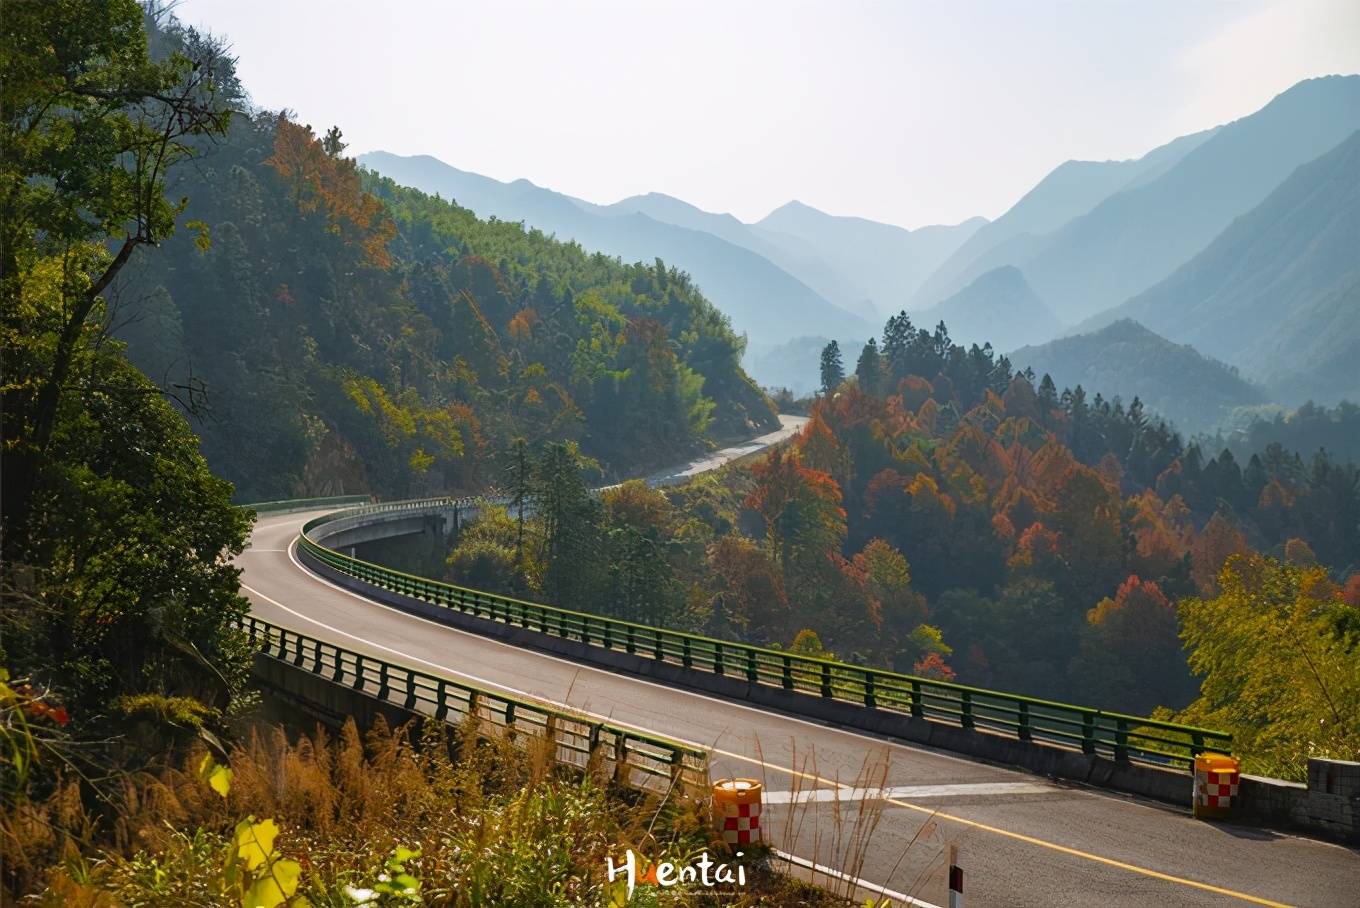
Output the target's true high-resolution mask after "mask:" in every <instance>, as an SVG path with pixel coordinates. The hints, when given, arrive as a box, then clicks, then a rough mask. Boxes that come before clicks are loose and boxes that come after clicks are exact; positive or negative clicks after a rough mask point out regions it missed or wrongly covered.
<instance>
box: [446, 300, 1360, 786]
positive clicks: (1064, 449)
mask: <svg viewBox="0 0 1360 908" xmlns="http://www.w3.org/2000/svg"><path fill="white" fill-rule="evenodd" d="M822 380H823V384H824V386H825V391H824V393H823V394H822V395H821V396H820V397H819V399H818V400H817V401H816V402H815V403H814V405H813V407H812V411H811V412H812V419H811V422H810V423H809V424H808V426H807V427H806V428H805V430H804V431H803V433H802V434H801V435H800V436H799V437H798V438H797V439H796V441H795V443H794V444H793V445H792V446H791V447H789V448H787V449H780V450H776V451H774V452H772V453H771V454H770V455H769V456H768V457H766V458H764V459H762V460H759V461H757V462H754V463H751V464H748V465H744V466H737V467H734V468H731V469H728V470H725V471H724V472H723V473H722V474H721V476H719V477H706V478H702V479H699V480H697V481H695V482H693V483H691V484H690V485H688V486H685V487H682V488H679V489H674V490H669V491H668V492H665V493H663V492H662V491H658V490H653V489H648V488H646V487H645V486H643V485H641V484H640V483H630V484H627V485H625V486H623V487H621V488H618V489H613V490H610V491H608V492H606V493H605V494H604V495H603V496H601V497H600V498H599V499H596V498H592V497H591V496H590V495H589V494H588V492H587V488H588V484H589V479H590V472H589V470H588V466H589V465H588V464H587V463H585V462H584V461H583V460H582V459H581V458H580V457H579V455H576V454H575V453H574V452H572V451H570V450H568V449H565V448H561V447H557V448H552V449H549V450H548V451H547V452H546V453H545V454H544V455H543V456H542V457H541V458H539V459H537V460H535V459H534V458H533V457H530V458H528V462H529V463H530V464H531V466H530V467H529V468H527V469H524V470H523V473H522V476H523V477H524V481H523V482H522V483H519V484H513V483H512V487H514V488H522V489H523V492H522V494H524V495H527V496H529V497H531V498H533V499H534V500H535V501H536V502H537V503H538V507H539V511H540V514H543V516H540V517H537V518H534V519H531V520H530V521H528V527H529V528H528V533H527V540H528V541H527V542H526V541H525V540H526V532H525V527H524V525H523V521H521V520H519V519H517V518H516V515H515V514H514V513H513V509H512V511H511V512H503V511H496V510H494V509H493V510H492V511H491V512H490V514H489V515H488V516H487V517H485V518H483V519H482V520H480V521H478V522H477V523H475V524H473V525H471V526H470V527H469V528H467V529H466V530H464V531H463V533H462V534H461V536H459V538H458V539H457V544H456V546H455V548H454V549H453V553H452V556H451V557H450V559H449V568H448V573H449V576H451V577H452V578H453V579H455V580H458V581H461V582H464V583H468V584H471V585H474V586H479V587H484V588H485V587H490V588H499V589H503V590H506V591H510V592H517V593H524V592H526V591H527V592H529V593H532V594H535V595H539V596H544V597H546V598H549V599H551V600H553V601H557V602H560V603H563V604H567V605H571V606H575V607H579V608H591V609H602V610H606V611H609V612H611V613H613V614H616V615H619V616H621V617H626V618H632V619H639V620H645V621H649V622H659V623H664V624H668V625H671V626H677V625H678V626H685V627H690V628H694V629H700V630H704V631H706V632H708V633H710V634H712V635H714V636H719V637H736V638H740V639H744V640H748V641H754V642H758V643H765V644H772V645H777V646H793V647H795V648H797V649H799V650H801V651H804V652H814V653H815V652H822V653H825V652H832V653H834V654H835V655H836V656H837V657H839V658H843V659H847V660H850V661H856V662H869V663H873V664H879V665H885V666H890V667H893V668H896V669H899V670H902V671H908V672H916V673H922V674H928V675H933V676H936V677H942V678H957V679H958V680H960V681H964V682H967V683H971V684H976V685H981V686H989V687H997V688H1001V689H1005V690H1013V691H1020V692H1025V693H1029V694H1033V695H1037V696H1041V697H1048V698H1054V699H1062V700H1069V701H1077V702H1081V703H1086V704H1090V705H1096V706H1100V707H1102V708H1106V709H1113V710H1121V711H1125V712H1129V713H1134V714H1142V715H1146V714H1148V713H1150V712H1152V711H1154V710H1155V709H1157V708H1159V707H1161V708H1166V709H1170V710H1178V711H1180V710H1187V712H1185V715H1187V716H1189V717H1190V718H1192V719H1196V720H1200V721H1204V722H1206V723H1210V724H1215V725H1216V726H1221V725H1227V726H1228V727H1230V728H1234V729H1235V730H1237V731H1238V732H1239V735H1241V737H1242V738H1243V739H1244V740H1245V741H1246V742H1247V748H1248V752H1249V753H1250V752H1251V751H1250V748H1251V747H1252V742H1253V741H1257V740H1259V742H1261V743H1259V745H1258V748H1257V750H1258V752H1257V754H1256V755H1255V756H1256V757H1257V758H1258V759H1259V761H1260V762H1258V763H1257V764H1256V765H1257V766H1258V768H1265V767H1269V768H1270V769H1271V770H1273V771H1277V772H1283V773H1286V774H1289V775H1297V774H1298V773H1299V772H1300V771H1301V767H1302V763H1301V762H1300V760H1301V755H1302V754H1304V753H1306V752H1308V749H1309V747H1310V746H1311V747H1313V749H1314V750H1315V751H1316V750H1317V749H1319V748H1323V749H1327V748H1330V749H1332V750H1334V751H1339V752H1340V753H1342V754H1348V755H1350V756H1354V754H1355V752H1356V747H1357V745H1358V744H1360V728H1357V727H1356V724H1355V722H1354V717H1355V716H1356V715H1360V712H1357V711H1356V709H1354V707H1360V684H1358V683H1357V678H1360V672H1357V668H1360V648H1358V647H1360V467H1357V466H1356V465H1355V464H1353V463H1350V462H1340V461H1337V460H1335V459H1333V458H1332V457H1331V456H1330V455H1329V454H1328V453H1327V452H1326V451H1325V450H1321V449H1319V450H1317V451H1316V452H1314V453H1313V454H1312V455H1311V456H1310V457H1308V458H1306V459H1305V458H1304V457H1302V456H1301V455H1299V454H1296V453H1292V452H1289V451H1286V450H1285V449H1284V448H1282V447H1281V446H1280V445H1279V444H1278V443H1272V444H1270V445H1268V446H1267V447H1266V448H1265V449H1264V450H1263V451H1261V452H1258V453H1256V454H1253V455H1251V456H1250V458H1248V459H1247V461H1246V462H1245V463H1239V462H1238V460H1237V458H1236V457H1235V456H1234V455H1233V454H1232V452H1231V451H1230V450H1228V449H1226V448H1225V449H1222V450H1220V451H1218V452H1217V453H1213V452H1212V451H1209V452H1206V451H1205V450H1203V449H1202V448H1201V447H1200V446H1199V445H1198V444H1196V443H1193V442H1192V443H1189V444H1187V443H1185V442H1184V441H1183V439H1182V438H1181V437H1180V435H1179V434H1178V433H1176V432H1175V431H1174V430H1173V429H1172V428H1171V427H1170V426H1168V425H1167V424H1166V423H1164V422H1162V421H1159V420H1152V419H1149V418H1148V417H1146V416H1145V415H1144V413H1143V408H1142V404H1141V402H1140V401H1138V400H1137V399H1136V398H1135V399H1134V400H1132V401H1130V402H1129V404H1128V405H1127V406H1125V405H1124V404H1123V403H1122V402H1121V401H1119V400H1118V399H1115V400H1106V399H1105V398H1103V397H1102V396H1101V395H1100V394H1096V395H1095V396H1094V397H1089V398H1088V396H1087V394H1086V392H1085V390H1084V389H1082V388H1081V387H1076V388H1073V389H1065V390H1062V391H1059V390H1058V389H1057V388H1056V387H1055V386H1054V384H1053V383H1052V381H1051V380H1050V379H1049V378H1048V377H1047V376H1044V377H1043V378H1042V379H1039V380H1038V381H1037V382H1036V381H1035V378H1034V376H1033V375H1032V374H1027V373H1015V372H1014V371H1013V370H1012V367H1011V365H1010V363H1009V362H1008V361H1007V359H1006V358H1005V357H997V356H995V355H994V353H993V352H992V350H991V349H990V347H986V346H984V347H978V346H976V345H973V346H971V347H969V348H967V349H965V348H964V347H962V346H960V345H958V344H954V343H952V342H951V341H950V339H949V336H948V332H947V329H946V328H945V327H944V326H943V325H941V326H939V327H937V328H936V329H935V330H934V331H928V330H924V329H920V328H917V327H915V326H914V325H913V324H912V323H911V320H910V318H909V317H908V316H906V315H905V314H903V315H899V316H897V317H894V318H893V319H891V320H890V321H889V322H888V324H887V326H886V329H885V333H884V336H883V339H882V343H879V342H878V340H877V339H875V340H874V341H871V342H870V343H869V344H868V345H866V347H865V348H864V350H863V352H862V354H861V355H860V357H859V359H858V362H857V365H856V368H855V370H854V374H853V375H852V376H851V377H849V378H848V379H847V377H846V376H845V374H844V369H843V365H842V364H841V363H840V353H839V350H838V349H836V348H835V347H828V350H827V351H826V354H825V355H824V357H823V362H822ZM535 464H536V466H534V465H535ZM549 503H550V504H549ZM544 512H546V513H544ZM586 551H605V552H608V557H607V558H603V559H587V558H582V557H580V556H581V554H582V553H584V552H586ZM1265 597H1274V598H1265ZM1273 621H1274V622H1276V623H1272V622H1273ZM1277 634H1278V635H1279V636H1276V635H1277ZM1224 639H1232V640H1234V641H1235V642H1234V644H1233V646H1232V647H1227V648H1225V647H1223V646H1221V645H1217V644H1215V642H1214V641H1216V640H1224ZM1284 641H1289V643H1290V645H1283V644H1284ZM1187 646H1188V650H1187ZM1248 664H1250V666H1251V668H1250V670H1249V671H1248V670H1246V669H1245V668H1244V666H1247V665H1248ZM1317 673H1322V675H1325V680H1323V679H1322V678H1321V677H1320V676H1319V675H1318V674H1317ZM1197 676H1199V677H1197ZM1310 677H1312V678H1319V680H1318V683H1317V685H1315V686H1309V685H1304V686H1305V687H1308V690H1310V691H1312V692H1313V693H1314V694H1315V696H1313V697H1311V698H1310V697H1309V696H1308V695H1306V693H1301V692H1300V691H1299V690H1298V687H1299V684H1298V679H1300V678H1310ZM1201 679H1202V680H1203V688H1201ZM1233 679H1236V681H1235V682H1234V680H1233ZM1246 679H1250V680H1251V683H1252V684H1256V685H1262V686H1264V687H1267V688H1270V685H1271V684H1272V683H1273V684H1274V687H1273V688H1271V691H1272V693H1271V694H1270V695H1267V694H1263V693H1260V692H1259V691H1258V692H1257V693H1256V694H1255V695H1254V696H1253V698H1252V701H1251V702H1252V703H1254V704H1256V706H1254V707H1253V709H1255V710H1257V712H1256V713H1254V714H1253V715H1251V716H1250V717H1248V716H1247V713H1249V712H1251V710H1245V709H1242V708H1241V704H1240V703H1238V702H1237V698H1238V697H1239V696H1241V695H1242V694H1243V686H1244V684H1245V683H1246ZM1201 692H1202V693H1203V697H1201V698H1200V699H1199V700H1197V699H1196V697H1197V694H1200V693H1201ZM1272 697H1273V698H1274V699H1272ZM1286 703H1287V704H1290V705H1291V708H1292V709H1294V710H1295V711H1296V712H1297V713H1298V714H1299V715H1302V716H1305V718H1304V719H1302V720H1300V721H1301V723H1302V724H1299V723H1295V724H1292V725H1291V724H1290V722H1289V720H1287V719H1286V715H1287V714H1289V710H1287V709H1285V708H1284V705H1285V704H1286ZM1329 703H1331V704H1343V703H1344V704H1350V707H1352V708H1350V709H1349V710H1348V709H1344V708H1338V709H1337V715H1336V716H1335V717H1332V716H1330V715H1328V716H1327V721H1328V722H1329V723H1330V724H1329V725H1328V726H1327V729H1328V731H1329V732H1330V733H1331V734H1332V735H1334V737H1331V738H1330V739H1328V734H1323V735H1322V736H1321V737H1322V738H1323V739H1328V740H1327V741H1326V742H1325V743H1320V742H1319V740H1317V736H1314V737H1313V738H1307V737H1301V735H1302V732H1300V728H1305V729H1306V728H1307V724H1308V722H1309V721H1312V720H1313V719H1316V718H1317V717H1318V715H1319V712H1318V710H1324V706H1326V704H1329ZM1312 707H1316V709H1312ZM1326 708H1327V709H1330V707H1326Z"/></svg>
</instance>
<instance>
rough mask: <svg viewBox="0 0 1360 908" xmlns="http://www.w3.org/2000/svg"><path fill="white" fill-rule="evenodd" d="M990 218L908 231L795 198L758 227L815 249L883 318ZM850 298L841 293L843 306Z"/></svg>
mask: <svg viewBox="0 0 1360 908" xmlns="http://www.w3.org/2000/svg"><path fill="white" fill-rule="evenodd" d="M986 223H987V220H986V218H980V217H974V218H969V219H968V220H966V221H963V222H962V223H959V224H952V225H945V224H941V225H931V226H927V227H919V228H917V229H915V230H908V229H906V228H905V227H897V226H894V225H892V224H882V223H879V222H878V221H871V220H868V219H866V218H859V217H850V216H843V215H833V214H827V213H826V212H824V211H819V210H818V209H816V208H813V207H812V206H810V205H807V204H805V203H803V202H799V201H796V200H795V201H792V202H788V203H786V204H784V205H781V206H780V207H779V208H776V209H775V210H774V211H772V212H770V213H769V214H768V215H766V216H765V217H764V218H762V219H761V220H759V221H757V222H756V223H755V224H754V225H753V226H754V227H755V228H756V229H757V230H758V231H760V232H761V233H763V234H764V236H766V237H767V238H768V239H769V240H770V241H771V242H774V243H776V244H780V245H784V246H785V247H786V248H788V250H789V252H790V253H791V254H795V253H796V252H797V250H796V249H795V248H793V247H790V246H789V245H788V244H789V240H788V239H787V238H788V237H794V238H796V239H797V240H798V241H801V243H803V244H805V247H804V248H806V249H811V250H815V252H816V253H817V254H819V255H820V256H821V257H822V258H823V259H824V260H825V261H827V262H828V263H830V264H831V265H832V267H833V268H834V269H835V270H836V271H837V272H839V274H840V275H842V276H843V278H844V279H845V280H846V281H848V282H849V283H850V284H851V285H852V286H853V287H855V288H856V289H855V294H856V296H855V297H854V299H855V300H869V301H870V302H871V304H872V306H873V308H874V310H875V311H876V312H877V313H878V315H879V317H880V318H886V317H887V316H889V315H891V314H892V313H894V312H897V311H898V310H900V309H901V308H903V307H904V306H906V305H907V302H908V301H909V300H910V299H911V298H912V296H913V295H914V294H915V293H916V292H917V290H919V289H920V285H921V283H922V282H923V281H924V280H925V279H926V278H927V277H928V276H929V275H930V274H931V272H933V271H934V270H935V269H937V268H938V267H939V266H940V265H941V264H943V263H944V261H945V260H946V259H947V258H948V257H949V256H950V255H952V254H953V253H954V251H955V250H956V249H958V248H959V247H960V246H961V245H963V244H964V243H965V242H967V241H968V239H969V237H971V236H972V235H973V234H974V233H976V232H977V231H978V230H979V229H981V228H982V227H983V226H984V225H985V224H986ZM828 292H829V291H828ZM848 302H851V300H846V299H844V298H842V305H845V304H846V303H848Z"/></svg>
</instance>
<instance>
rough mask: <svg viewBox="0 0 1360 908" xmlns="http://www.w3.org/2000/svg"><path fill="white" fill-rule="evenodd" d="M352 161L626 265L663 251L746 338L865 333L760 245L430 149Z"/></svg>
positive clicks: (862, 325) (482, 214) (770, 340)
mask: <svg viewBox="0 0 1360 908" xmlns="http://www.w3.org/2000/svg"><path fill="white" fill-rule="evenodd" d="M359 161H360V163H361V164H363V165H364V166H365V167H367V168H370V169H372V170H375V171H377V172H378V173H380V174H382V175H384V176H387V177H391V178H392V179H393V180H395V181H396V182H398V183H400V184H402V185H406V186H413V187H415V188H417V189H420V190H423V191H425V192H429V193H439V194H440V195H441V196H442V197H444V198H447V199H454V200H455V201H456V202H457V203H458V204H459V205H462V206H464V207H467V208H469V209H471V210H472V211H474V212H476V213H477V214H478V215H479V216H480V217H484V218H486V217H493V216H494V217H496V218H499V219H500V220H503V221H523V222H524V223H525V225H526V226H528V227H530V228H538V229H539V230H542V231H543V232H545V233H548V234H553V235H555V236H556V237H557V238H558V239H560V240H562V241H564V242H576V243H580V244H581V245H582V246H583V247H585V248H586V249H590V250H592V251H597V252H603V253H605V254H606V255H611V256H620V257H621V258H622V259H623V260H624V261H626V262H634V261H642V262H650V261H652V260H654V259H655V258H657V257H660V258H662V259H664V260H665V261H666V262H668V263H671V264H673V265H675V266H676V267H677V268H680V269H682V270H684V271H685V272H686V273H688V274H690V275H691V276H692V277H693V280H694V282H695V283H696V284H697V286H698V289H699V290H701V291H702V292H703V294H704V295H705V296H706V297H707V298H708V299H709V300H710V301H711V302H712V303H713V304H714V305H715V306H716V307H717V308H718V309H719V310H721V311H722V313H723V314H724V315H726V316H728V317H729V318H730V319H731V322H732V327H733V330H735V331H736V332H737V333H738V334H745V335H747V337H748V338H749V339H750V340H751V341H752V343H758V344H775V343H779V342H782V341H785V340H788V339H790V338H792V337H797V336H799V335H801V334H824V333H827V332H829V331H833V330H838V329H839V328H840V327H841V326H843V325H846V324H854V325H857V328H858V330H859V333H863V334H865V335H867V334H868V333H869V331H870V328H869V325H868V323H867V322H864V321H863V319H861V318H859V316H857V315H854V314H853V313H850V312H847V311H845V310H844V309H840V308H838V307H837V306H834V305H832V304H831V303H830V302H828V301H827V300H826V299H824V298H822V297H821V296H819V295H818V294H817V293H816V292H815V291H813V290H812V289H811V288H809V287H808V286H807V285H806V284H804V283H803V282H802V281H800V280H798V279H797V278H796V277H794V276H792V275H790V274H789V273H788V272H786V271H784V270H783V269H781V268H779V267H778V266H777V265H775V264H774V263H772V262H770V261H769V260H768V259H766V258H764V257H762V256H761V255H760V254H758V253H757V252H753V251H752V250H751V249H749V248H745V247H743V246H740V245H736V244H734V243H731V242H729V241H728V240H726V239H723V238H722V237H720V236H717V235H715V234H712V233H709V232H706V231H705V230H700V229H690V228H688V227H682V226H677V225H675V224H671V223H666V222H663V221H660V220H657V219H654V218H652V217H650V216H648V215H647V214H644V213H641V212H640V211H636V210H633V211H619V210H609V209H607V208H603V207H602V206H596V205H591V204H589V203H585V202H582V201H580V200H579V199H574V198H572V197H571V196H567V195H563V194H562V193H559V192H554V191H552V190H549V189H544V188H542V187H539V186H535V185H534V184H533V183H530V182H529V181H528V180H516V181H515V182H513V183H501V182H499V181H497V180H492V179H489V178H488V177H484V176H480V175H478V174H474V173H468V172H466V171H462V170H459V169H457V168H455V167H451V166H449V165H447V164H445V163H443V162H442V161H439V160H436V159H435V158H432V157H429V156H428V155H418V156H414V157H402V156H400V155H394V154H390V153H388V152H371V153H369V154H365V155H362V156H361V157H360V158H359Z"/></svg>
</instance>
